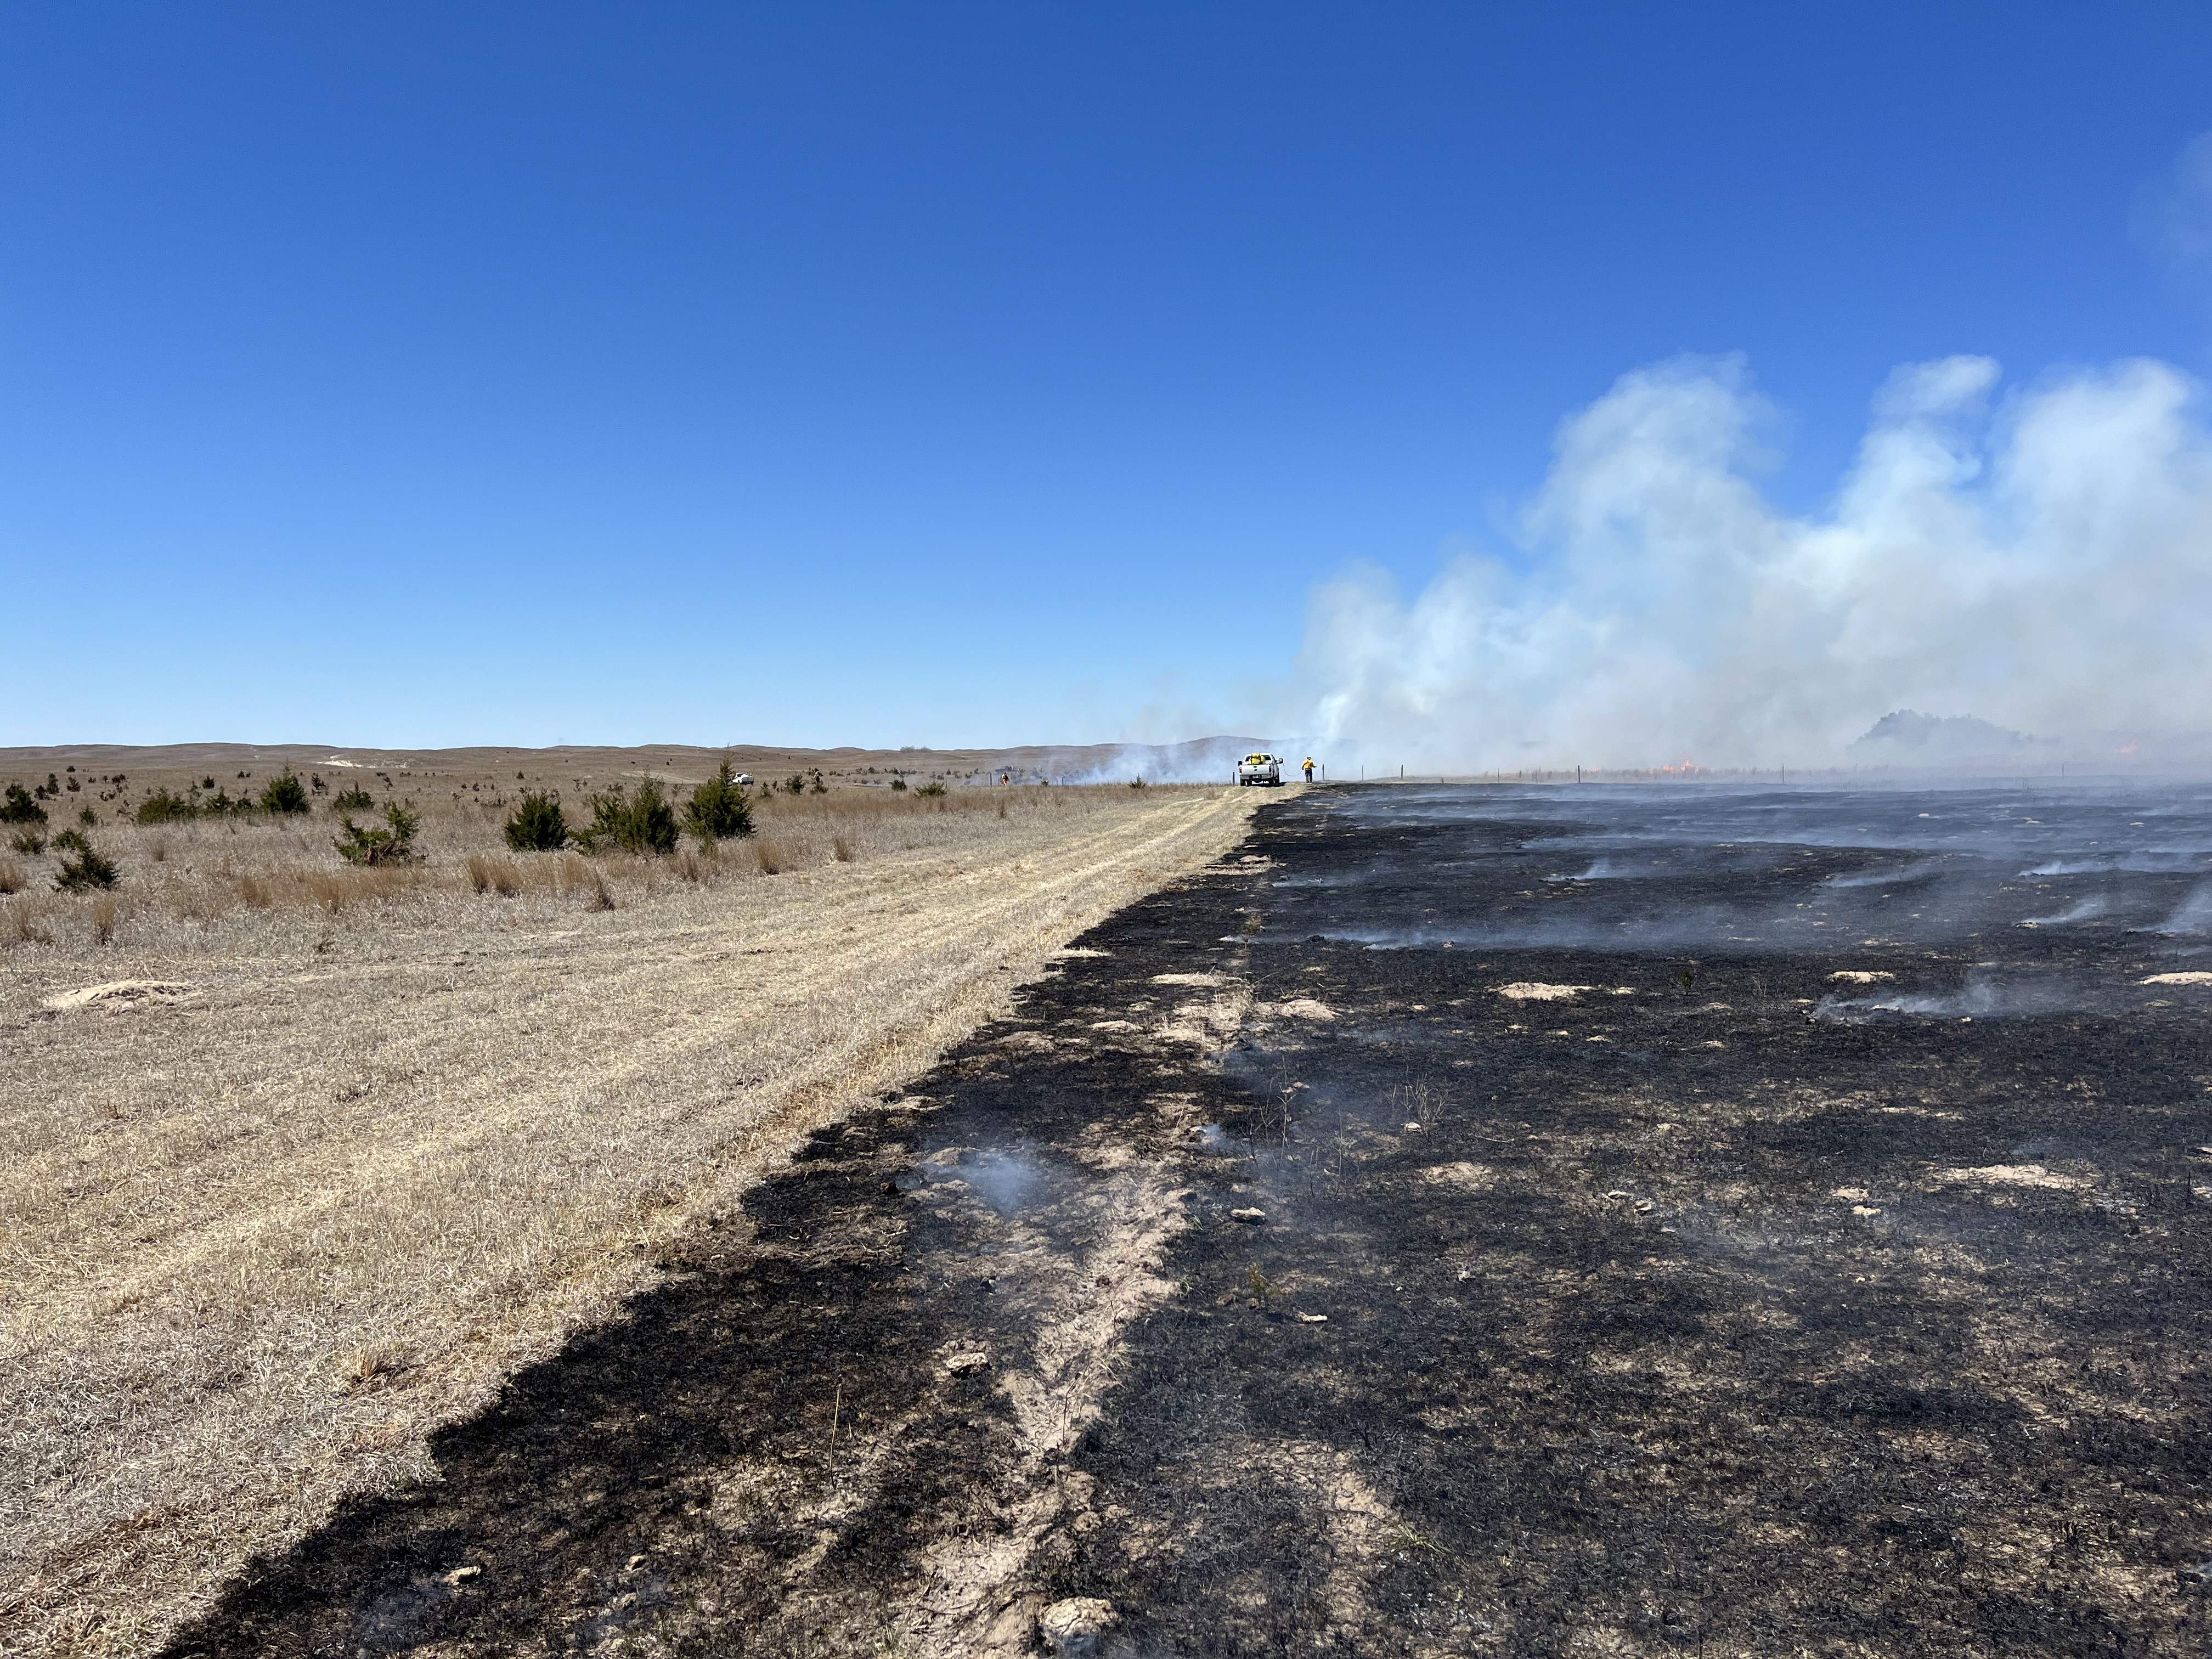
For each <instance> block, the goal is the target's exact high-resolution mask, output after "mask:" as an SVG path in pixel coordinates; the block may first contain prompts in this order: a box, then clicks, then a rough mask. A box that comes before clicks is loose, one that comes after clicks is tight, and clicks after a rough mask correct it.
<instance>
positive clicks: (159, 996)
mask: <svg viewBox="0 0 2212 1659" xmlns="http://www.w3.org/2000/svg"><path fill="white" fill-rule="evenodd" d="M191 994H192V987H191V986H189V985H184V984H180V983H179V982H178V981H174V980H157V979H115V980H110V981H108V982H107V983H106V984H105V985H88V986H86V987H84V989H82V991H64V992H63V993H61V994H59V995H58V996H51V997H48V998H47V999H46V1001H45V1002H44V1003H42V1004H41V1005H40V1006H42V1007H46V1008H50V1009H52V1010H53V1011H54V1012H57V1013H68V1012H72V1011H74V1010H76V1009H79V1008H137V1007H143V1006H145V1005H147V1004H149V1003H154V1004H161V1003H170V1002H181V1001H182V1000H184V999H185V998H186V997H188V996H190V995H191Z"/></svg>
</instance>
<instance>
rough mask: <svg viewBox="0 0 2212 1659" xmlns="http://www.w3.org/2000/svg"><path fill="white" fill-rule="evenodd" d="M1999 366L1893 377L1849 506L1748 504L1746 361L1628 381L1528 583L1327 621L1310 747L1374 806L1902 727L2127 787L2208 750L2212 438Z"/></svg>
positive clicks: (1608, 408)
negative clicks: (2124, 778) (1522, 771)
mask: <svg viewBox="0 0 2212 1659" xmlns="http://www.w3.org/2000/svg"><path fill="white" fill-rule="evenodd" d="M1997 380H1998V371H1997V366H1996V363H1994V362H1990V360H1989V359H1987V358H1984V357H1951V358H1947V359H1944V360H1943V361H1942V362H1930V363H1916V364H1911V365H1908V366H1906V367H1905V368H1899V369H1898V370H1897V371H1896V372H1895V373H1894V374H1892V375H1891V376H1890V378H1889V380H1888V382H1887V385H1885V386H1883V387H1882V389H1881V393H1880V395H1879V396H1878V397H1877V398H1876V399H1875V405H1874V413H1873V419H1872V422H1871V424H1870V426H1869V430H1868V432H1867V434H1866V436H1865V438H1864V439H1863V441H1862V442H1861V444H1860V446H1859V449H1858V453H1857V458H1856V459H1855V461H1854V463H1853V465H1852V466H1851V468H1850V471H1849V473H1848V474H1847V476H1846V477H1844V480H1843V482H1842V483H1841V485H1840V487H1839V488H1838V490H1837V492H1836V494H1835V496H1834V498H1833V500H1832V502H1831V503H1830V505H1829V506H1828V507H1826V509H1825V510H1824V511H1823V512H1821V513H1818V514H1815V515H1813V516H1809V517H1802V518H1801V517H1794V516H1792V515H1790V514H1789V513H1784V512H1783V511H1781V510H1779V509H1778V508H1777V507H1775V506H1774V505H1773V504H1772V503H1771V502H1770V501H1768V500H1766V499H1765V496H1764V495H1762V494H1761V493H1760V491H1759V489H1758V488H1757V486H1756V485H1755V484H1754V483H1753V482H1752V481H1751V477H1750V474H1751V473H1752V471H1753V470H1754V468H1755V466H1756V465H1757V462H1758V460H1759V452H1758V447H1757V444H1756V438H1757V435H1758V434H1759V431H1760V429H1761V428H1763V427H1764V426H1765V424H1766V422H1767V421H1768V419H1769V417H1770V416H1771V410H1769V409H1768V408H1767V406H1766V405H1765V403H1764V402H1763V400H1762V399H1761V398H1759V396H1758V394H1757V393H1756V392H1754V391H1753V389H1752V388H1751V386H1750V385H1749V383H1748V380H1747V376H1746V374H1745V371H1744V368H1743V366H1742V364H1741V361H1739V360H1735V359H1725V360H1719V361H1715V360H1711V359H1682V360H1678V361H1675V362H1668V363H1664V364H1662V365H1659V366H1657V367H1656V368H1646V369H1641V370H1638V371H1637V372H1636V373H1633V374H1627V375H1624V376H1623V377H1622V378H1621V379H1620V381H1618V382H1617V383H1616V384H1615V385H1614V386H1613V389H1612V390H1611V391H1610V392H1607V394H1606V395H1605V396H1604V397H1602V398H1599V399H1598V400H1597V401H1596V402H1595V404H1591V405H1590V406H1589V408H1588V409H1586V410H1583V411H1582V412H1581V413H1579V414H1577V415H1575V416H1572V417H1571V418H1570V419H1568V420H1567V421H1565V422H1564V423H1563V424H1562V425H1561V427H1560V429H1559V435H1558V439H1557V442H1556V446H1555V454H1554V459H1553V465H1552V469H1551V471H1550V474H1549V476H1548V477H1547V478H1546V480H1545V481H1544V483H1543V485H1542V487H1541V489H1539V490H1538V492H1537V493H1536V495H1535V496H1534V500H1533V501H1530V502H1529V503H1528V507H1527V508H1526V510H1525V512H1524V513H1523V514H1522V518H1521V520H1520V523H1519V526H1518V535H1519V538H1520V540H1521V543H1522V546H1521V552H1522V555H1523V559H1522V568H1521V569H1520V570H1516V569H1514V568H1509V567H1508V566H1507V565H1506V564H1505V563H1504V562H1503V561H1501V560H1499V559H1497V558H1493V557H1468V558H1462V559H1461V560H1459V561H1457V562H1455V563H1453V564H1452V565H1450V566H1449V567H1448V568H1446V569H1444V570H1443V572H1442V573H1441V574H1438V575H1437V577H1436V579H1435V580H1433V581H1431V583H1430V584H1429V586H1427V587H1426V588H1425V590H1424V591H1423V592H1420V593H1419V595H1418V596H1417V597H1416V598H1415V599H1413V601H1412V602H1411V603H1410V604H1409V603H1407V602H1405V601H1403V600H1402V599H1401V598H1400V597H1399V596H1398V594H1397V593H1396V592H1395V590H1394V588H1393V586H1392V585H1391V583H1390V581H1389V579H1388V577H1386V576H1384V575H1383V574H1381V573H1379V572H1371V571H1362V572H1355V573H1354V574H1351V575H1349V576H1348V577H1346V578H1345V579H1344V580H1340V581H1337V582H1334V583H1333V584H1330V585H1328V586H1326V587H1324V588H1322V590H1320V591H1319V592H1317V593H1316V596H1315V599H1314V601H1313V605H1312V610H1311V614H1310V619H1309V623H1308V631H1307V636H1306V641H1305V646H1304V652H1303V653H1302V656H1301V659H1300V670H1301V674H1302V676H1303V677H1304V680H1305V682H1306V684H1307V685H1308V687H1309V689H1310V693H1311V696H1312V699H1313V701H1312V703H1311V705H1310V706H1311V708H1312V710H1313V712H1312V714H1310V717H1309V718H1308V719H1307V720H1304V721H1301V722H1299V724H1300V725H1301V726H1304V729H1306V730H1308V731H1310V732H1313V733H1314V737H1313V741H1314V742H1315V744H1316V746H1317V749H1318V750H1320V751H1321V752H1322V753H1325V754H1327V755H1328V757H1330V758H1331V760H1332V762H1333V763H1334V764H1333V772H1334V775H1337V776H1348V775H1351V774H1352V767H1353V766H1354V765H1355V764H1357V763H1360V762H1363V761H1364V762H1365V763H1369V764H1370V765H1372V766H1376V767H1383V766H1389V765H1394V764H1396V763H1405V764H1407V765H1410V766H1412V767H1413V768H1414V769H1417V770H1436V771H1441V770H1456V771H1466V770H1486V769H1517V768H1523V767H1534V766H1571V765H1574V764H1577V763H1579V764H1582V765H1585V766H1622V767H1640V766H1650V765H1656V764H1664V763H1683V762H1692V763H1699V764H1703V765H1707V766H1716V767H1720V766H1771V765H1775V764H1778V763H1792V764H1796V765H1820V764H1832V763H1842V762H1844V760H1845V758H1846V757H1845V748H1846V745H1847V744H1850V742H1851V741H1852V740H1853V739H1854V738H1858V737H1859V736H1861V734H1863V733H1864V732H1867V731H1868V729H1869V727H1870V726H1872V725H1873V724H1874V723H1875V721H1876V720H1879V719H1880V718H1881V716H1882V715H1884V714H1887V713H1889V712H1891V711H1893V710H1898V709H1902V708H1911V709H1915V710H1918V711H1920V712H1922V713H1923V714H1936V715H1944V716H1964V715H1972V716H1976V717H1978V718H1979V719H1980V720H1987V721H1990V722H1994V723H1995V724H1996V725H1997V726H2002V727H2007V728H2011V729H2015V730H2019V731H2025V732H2032V733H2035V734H2038V735H2039V736H2040V737H2042V738H2058V739H2061V740H2062V742H2061V744H2060V745H2057V746H2054V748H2053V750H2052V752H2053V753H2054V754H2056V753H2059V752H2061V751H2062V749H2063V752H2065V753H2069V754H2078V755H2080V756H2081V757H2099V756H2117V755H2118V753H2119V751H2120V750H2123V749H2124V747H2125V746H2126V745H2127V744H2129V743H2130V742H2133V743H2136V744H2137V746H2138V747H2139V748H2140V747H2142V746H2143V745H2149V746H2150V747H2152V748H2161V747H2162V748H2163V749H2164V750H2165V751H2166V752H2168V753H2175V754H2178V753H2179V752H2181V751H2182V750H2186V749H2188V748H2189V746H2190V745H2189V744H2188V743H2187V742H2186V741H2180V742H2179V743H2178V742H2177V734H2191V733H2202V732H2207V731H2208V730H2212V652H2208V649H2207V645H2206V637H2207V619H2208V618H2212V434H2208V431H2207V428H2206V426H2205V423H2204V419H2203V413H2202V410H2201V409H2200V407H2199V402H2198V395H2197V387H2196V386H2194V384H2193V383H2192V382H2191V380H2189V379H2188V378H2187V377H2186V376H2185V375H2184V374H2182V373H2181V372H2180V371H2179V370H2178V369H2175V368H2172V367H2171V366H2170V365H2167V364H2165V363H2161V362H2151V361H2133V362H2123V363H2119V364H2118V365H2116V366H2113V367H2111V368H2106V369H2102V370H2097V371H2093V372H2086V373H2076V374H2069V375H2065V376H2062V377H2056V378H2052V379H2051V380H2046V381H2045V382H2043V383H2041V384H2039V385H2037V386H2033V387H2031V388H2029V389H2027V390H2025V391H2022V392H2018V393H2015V395H2013V396H2012V397H2011V398H2008V399H2005V400H2002V402H1999V403H1998V404H1996V407H1995V408H1994V409H1992V406H1991V398H1992V394H1993V392H1995V390H1996V384H1997Z"/></svg>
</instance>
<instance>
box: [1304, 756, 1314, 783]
mask: <svg viewBox="0 0 2212 1659" xmlns="http://www.w3.org/2000/svg"><path fill="white" fill-rule="evenodd" d="M1305 771H1306V781H1307V782H1308V783H1311V782H1312V781H1313V757H1312V756H1311V755H1308V756H1307V757H1306V767H1305Z"/></svg>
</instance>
